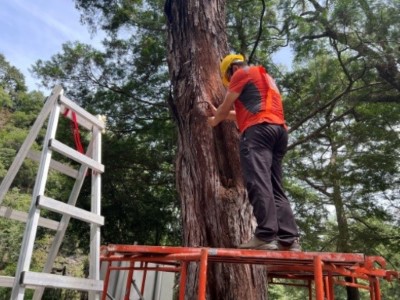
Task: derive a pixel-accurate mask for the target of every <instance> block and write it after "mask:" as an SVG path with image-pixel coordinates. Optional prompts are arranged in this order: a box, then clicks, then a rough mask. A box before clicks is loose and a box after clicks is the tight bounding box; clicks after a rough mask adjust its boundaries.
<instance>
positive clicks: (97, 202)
mask: <svg viewBox="0 0 400 300" xmlns="http://www.w3.org/2000/svg"><path fill="white" fill-rule="evenodd" d="M92 137H93V155H92V157H93V159H94V160H95V161H97V162H98V163H99V164H101V158H102V157H101V129H100V128H97V127H94V128H93V133H92ZM91 190H92V195H91V211H92V213H94V214H97V215H101V173H99V172H96V171H94V170H93V171H92V188H91ZM100 242H101V241H100V226H98V225H96V224H93V223H92V224H90V258H89V262H90V266H89V278H90V279H94V280H100ZM99 299H100V293H96V292H93V291H92V292H89V300H99Z"/></svg>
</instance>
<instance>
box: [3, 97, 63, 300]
mask: <svg viewBox="0 0 400 300" xmlns="http://www.w3.org/2000/svg"><path fill="white" fill-rule="evenodd" d="M59 116H60V105H59V104H58V103H57V104H55V105H53V109H52V111H51V114H50V118H49V123H48V127H47V132H46V136H45V140H44V144H43V151H42V159H41V163H40V164H39V169H38V173H37V176H36V182H35V186H34V189H33V194H32V201H31V206H30V209H29V217H28V222H27V224H26V227H25V232H24V237H23V240H22V245H21V250H20V255H19V258H18V265H17V271H16V274H15V279H14V284H13V290H12V293H11V299H13V300H23V298H24V293H25V287H24V286H23V285H21V284H20V279H21V278H20V277H21V274H22V272H24V271H29V267H30V263H31V259H32V253H33V247H34V243H35V237H36V233H37V226H38V221H39V217H40V209H38V208H36V198H37V196H38V195H42V194H44V191H45V186H46V181H47V177H48V172H49V168H50V160H51V154H52V151H51V149H49V147H48V141H49V140H50V139H52V138H54V137H55V135H56V131H57V123H58V119H59Z"/></svg>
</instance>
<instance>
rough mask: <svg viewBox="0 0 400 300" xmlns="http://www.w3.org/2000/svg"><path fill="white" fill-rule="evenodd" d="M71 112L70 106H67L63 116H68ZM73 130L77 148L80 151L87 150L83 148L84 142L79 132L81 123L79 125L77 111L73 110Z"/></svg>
mask: <svg viewBox="0 0 400 300" xmlns="http://www.w3.org/2000/svg"><path fill="white" fill-rule="evenodd" d="M68 113H69V108H66V109H65V111H64V113H63V116H64V117H66V116H68ZM71 116H72V119H71V131H72V135H73V137H74V142H75V147H76V150H77V151H79V152H80V153H84V152H85V150H84V149H83V146H82V142H81V135H80V133H79V125H78V119H77V118H76V113H75V112H74V111H71Z"/></svg>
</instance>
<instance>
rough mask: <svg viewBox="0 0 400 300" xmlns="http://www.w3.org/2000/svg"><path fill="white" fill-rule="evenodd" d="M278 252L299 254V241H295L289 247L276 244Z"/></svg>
mask: <svg viewBox="0 0 400 300" xmlns="http://www.w3.org/2000/svg"><path fill="white" fill-rule="evenodd" d="M278 247H279V250H280V251H294V252H300V251H301V246H300V241H299V239H295V240H294V241H293V243H291V244H289V245H284V244H282V243H279V244H278Z"/></svg>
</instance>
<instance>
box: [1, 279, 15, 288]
mask: <svg viewBox="0 0 400 300" xmlns="http://www.w3.org/2000/svg"><path fill="white" fill-rule="evenodd" d="M13 283H14V277H11V276H0V286H3V287H12V286H13Z"/></svg>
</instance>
